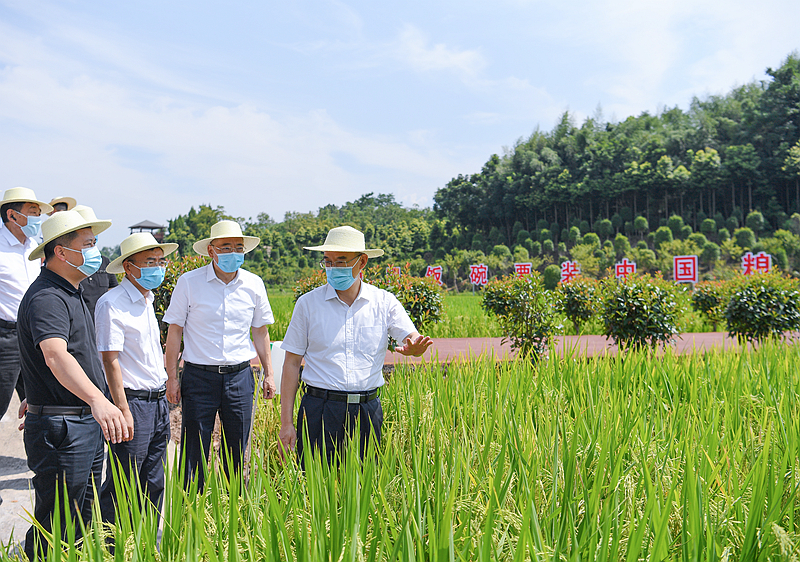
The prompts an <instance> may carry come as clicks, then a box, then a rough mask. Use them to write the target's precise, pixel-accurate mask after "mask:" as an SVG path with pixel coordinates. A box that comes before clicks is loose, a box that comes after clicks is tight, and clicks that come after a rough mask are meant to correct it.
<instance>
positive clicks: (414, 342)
mask: <svg viewBox="0 0 800 562" xmlns="http://www.w3.org/2000/svg"><path fill="white" fill-rule="evenodd" d="M432 345H433V340H431V338H429V337H428V336H421V335H419V333H417V332H411V333H410V334H408V335H407V336H406V339H404V340H403V346H402V347H395V348H394V350H395V351H396V352H397V353H400V354H401V355H413V356H414V357H419V356H421V355H422V354H423V353H425V351H426V350H427V349H428V348H429V347H430V346H432Z"/></svg>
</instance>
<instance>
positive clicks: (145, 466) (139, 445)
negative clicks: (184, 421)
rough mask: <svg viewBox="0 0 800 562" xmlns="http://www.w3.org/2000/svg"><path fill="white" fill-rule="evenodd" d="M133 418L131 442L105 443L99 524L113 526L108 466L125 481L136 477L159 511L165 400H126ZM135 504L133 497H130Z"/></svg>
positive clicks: (113, 497)
mask: <svg viewBox="0 0 800 562" xmlns="http://www.w3.org/2000/svg"><path fill="white" fill-rule="evenodd" d="M128 407H129V408H130V410H131V415H132V417H133V439H131V440H130V441H124V442H122V443H116V444H114V443H109V453H110V454H109V459H108V460H109V462H108V467H107V470H106V479H105V483H104V484H103V491H102V493H101V494H100V511H101V513H102V515H103V521H106V522H109V523H114V521H115V519H116V518H115V511H114V508H115V506H116V504H117V491H116V487H115V486H114V473H113V468H112V465H113V463H114V462H116V461H119V463H120V466H119V468H120V469H121V470H122V475H123V477H124V478H125V480H126V481H128V482H131V481H134V482H135V480H136V478H137V477H138V479H139V483H140V484H141V486H142V489H143V490H144V492H145V496H146V497H147V500H148V501H149V502H150V503H152V504H153V505H154V506H155V508H156V510H157V511H158V512H159V513H160V512H161V502H162V500H163V498H164V465H165V463H166V462H167V443H168V442H169V405H168V404H167V399H166V397H161V398H160V399H156V400H145V399H142V398H128ZM130 501H135V498H130Z"/></svg>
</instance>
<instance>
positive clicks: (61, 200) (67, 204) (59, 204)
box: [47, 197, 78, 217]
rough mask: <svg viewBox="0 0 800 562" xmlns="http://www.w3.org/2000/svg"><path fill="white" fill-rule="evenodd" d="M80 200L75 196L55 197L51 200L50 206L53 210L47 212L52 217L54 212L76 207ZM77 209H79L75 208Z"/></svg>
mask: <svg viewBox="0 0 800 562" xmlns="http://www.w3.org/2000/svg"><path fill="white" fill-rule="evenodd" d="M77 203H78V202H77V201H75V198H74V197H53V199H52V200H51V201H50V206H51V207H52V208H53V210H52V211H50V212H49V213H47V214H48V215H50V216H51V217H52V216H53V214H54V213H60V212H61V211H71V210H72V209H75V205H76V204H77ZM75 210H76V211H77V209H75Z"/></svg>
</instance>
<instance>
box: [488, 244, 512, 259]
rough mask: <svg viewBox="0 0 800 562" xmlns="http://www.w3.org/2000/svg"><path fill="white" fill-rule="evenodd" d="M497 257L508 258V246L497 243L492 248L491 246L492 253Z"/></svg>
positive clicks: (509, 255) (509, 252)
mask: <svg viewBox="0 0 800 562" xmlns="http://www.w3.org/2000/svg"><path fill="white" fill-rule="evenodd" d="M491 255H493V256H496V257H498V258H510V257H511V250H509V249H508V246H506V245H505V244H497V245H496V246H495V247H494V248H492V254H491Z"/></svg>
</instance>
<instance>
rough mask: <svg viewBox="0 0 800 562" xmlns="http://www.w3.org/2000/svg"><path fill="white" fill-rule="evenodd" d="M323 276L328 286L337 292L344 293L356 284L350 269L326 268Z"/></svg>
mask: <svg viewBox="0 0 800 562" xmlns="http://www.w3.org/2000/svg"><path fill="white" fill-rule="evenodd" d="M325 274H326V275H327V276H328V284H329V285H330V286H331V287H333V288H334V289H336V290H337V291H346V290H347V289H349V288H350V287H352V286H353V283H355V282H356V278H355V277H353V268H352V267H326V268H325Z"/></svg>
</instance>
